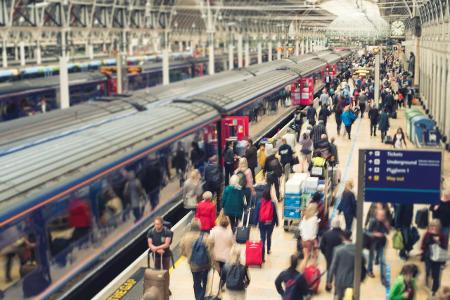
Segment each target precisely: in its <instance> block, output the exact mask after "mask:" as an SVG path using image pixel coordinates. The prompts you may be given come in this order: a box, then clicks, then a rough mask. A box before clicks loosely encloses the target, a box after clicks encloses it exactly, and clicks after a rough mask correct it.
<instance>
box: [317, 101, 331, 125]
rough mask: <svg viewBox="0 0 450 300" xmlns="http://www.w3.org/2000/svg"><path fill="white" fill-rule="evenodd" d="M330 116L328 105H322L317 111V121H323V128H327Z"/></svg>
mask: <svg viewBox="0 0 450 300" xmlns="http://www.w3.org/2000/svg"><path fill="white" fill-rule="evenodd" d="M330 115H331V112H330V110H329V109H328V105H325V104H322V107H321V108H320V111H319V120H321V121H323V125H324V126H325V128H326V127H327V120H328V117H329V116H330Z"/></svg>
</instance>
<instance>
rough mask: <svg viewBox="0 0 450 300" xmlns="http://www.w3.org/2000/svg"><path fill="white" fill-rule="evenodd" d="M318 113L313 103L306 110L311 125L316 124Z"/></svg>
mask: <svg viewBox="0 0 450 300" xmlns="http://www.w3.org/2000/svg"><path fill="white" fill-rule="evenodd" d="M316 115H317V112H316V109H315V108H314V106H313V104H311V105H310V106H309V107H308V109H307V110H306V118H307V119H308V122H309V124H310V125H313V126H314V124H316Z"/></svg>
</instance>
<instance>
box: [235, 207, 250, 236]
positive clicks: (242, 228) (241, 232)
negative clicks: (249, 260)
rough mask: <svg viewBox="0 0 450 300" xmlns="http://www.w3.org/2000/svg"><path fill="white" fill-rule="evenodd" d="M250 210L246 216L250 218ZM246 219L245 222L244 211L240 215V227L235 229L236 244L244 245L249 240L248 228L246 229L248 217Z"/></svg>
mask: <svg viewBox="0 0 450 300" xmlns="http://www.w3.org/2000/svg"><path fill="white" fill-rule="evenodd" d="M250 210H251V209H249V213H248V216H250ZM246 219H247V220H245V210H244V212H243V213H242V226H239V227H237V228H236V243H238V244H245V243H246V242H247V241H248V240H249V238H250V227H248V224H249V221H250V217H247V218H246ZM246 224H247V225H246Z"/></svg>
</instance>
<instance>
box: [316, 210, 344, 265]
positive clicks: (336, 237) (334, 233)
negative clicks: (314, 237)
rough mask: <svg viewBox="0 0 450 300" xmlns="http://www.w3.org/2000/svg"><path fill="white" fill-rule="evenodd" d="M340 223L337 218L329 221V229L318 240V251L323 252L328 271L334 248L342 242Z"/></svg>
mask: <svg viewBox="0 0 450 300" xmlns="http://www.w3.org/2000/svg"><path fill="white" fill-rule="evenodd" d="M340 225H341V224H340V222H339V219H338V218H334V219H333V221H331V229H330V230H328V231H327V232H325V233H324V234H323V235H322V239H321V240H320V251H321V252H322V253H323V255H324V256H325V259H326V261H327V271H329V270H330V267H331V261H332V259H333V253H334V248H336V246H339V245H341V244H342V234H343V232H342V230H341V228H340Z"/></svg>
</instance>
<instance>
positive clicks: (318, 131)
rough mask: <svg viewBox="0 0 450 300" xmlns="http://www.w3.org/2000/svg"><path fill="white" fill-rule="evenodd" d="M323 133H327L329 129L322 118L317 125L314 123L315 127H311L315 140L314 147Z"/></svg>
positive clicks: (312, 136)
mask: <svg viewBox="0 0 450 300" xmlns="http://www.w3.org/2000/svg"><path fill="white" fill-rule="evenodd" d="M322 134H327V130H326V128H325V126H324V125H323V121H322V120H320V121H319V122H318V123H317V125H314V127H313V128H312V129H311V133H310V136H311V139H312V140H313V144H314V148H317V143H318V142H319V141H320V139H321V138H322Z"/></svg>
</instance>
